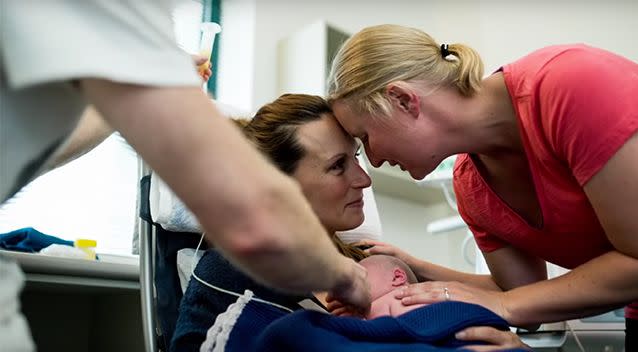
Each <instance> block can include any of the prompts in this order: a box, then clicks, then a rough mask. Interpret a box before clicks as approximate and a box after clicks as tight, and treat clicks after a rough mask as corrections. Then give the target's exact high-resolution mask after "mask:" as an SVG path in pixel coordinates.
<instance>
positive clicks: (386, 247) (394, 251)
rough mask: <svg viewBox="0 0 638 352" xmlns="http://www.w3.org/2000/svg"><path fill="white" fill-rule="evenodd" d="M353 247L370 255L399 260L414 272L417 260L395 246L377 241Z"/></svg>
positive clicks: (363, 242) (357, 244)
mask: <svg viewBox="0 0 638 352" xmlns="http://www.w3.org/2000/svg"><path fill="white" fill-rule="evenodd" d="M353 245H354V246H355V247H359V248H362V249H364V251H365V252H366V253H368V254H385V255H391V256H393V257H396V258H399V259H401V260H403V261H404V262H405V263H406V264H408V266H409V267H410V268H412V269H413V270H414V268H413V263H415V262H416V258H414V257H413V256H412V255H410V254H409V253H408V252H405V251H403V250H402V249H399V248H398V247H396V246H394V245H391V244H389V243H386V242H381V241H377V240H361V241H359V242H357V243H354V244H353Z"/></svg>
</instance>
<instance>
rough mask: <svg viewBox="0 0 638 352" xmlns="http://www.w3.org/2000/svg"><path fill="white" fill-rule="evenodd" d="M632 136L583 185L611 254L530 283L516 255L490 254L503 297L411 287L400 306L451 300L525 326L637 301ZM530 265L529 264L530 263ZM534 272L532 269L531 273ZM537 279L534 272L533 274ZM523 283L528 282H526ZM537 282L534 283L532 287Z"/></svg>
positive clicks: (459, 287) (637, 192)
mask: <svg viewBox="0 0 638 352" xmlns="http://www.w3.org/2000/svg"><path fill="white" fill-rule="evenodd" d="M636 155H638V135H634V136H633V137H632V138H631V139H630V140H629V141H628V142H626V143H625V145H624V146H623V147H622V148H621V149H620V150H619V151H618V152H617V153H616V154H615V155H614V156H613V157H612V158H611V159H610V160H609V162H607V164H606V165H605V166H604V167H603V169H602V170H601V171H600V172H598V173H597V174H596V175H594V177H592V179H591V180H590V181H589V182H588V183H587V184H586V185H585V193H586V194H587V196H588V197H589V199H590V201H591V203H592V205H593V207H594V210H595V211H596V214H597V216H598V218H599V220H600V222H601V224H602V225H603V228H604V229H605V233H606V234H607V237H608V238H609V241H610V242H611V243H612V244H613V245H614V247H615V250H613V251H610V252H607V253H605V254H603V255H601V256H599V257H596V258H593V259H591V260H590V261H588V262H586V263H584V264H582V265H580V266H578V267H576V268H574V269H573V270H572V271H570V272H569V273H567V274H565V275H562V276H560V277H557V278H554V279H551V280H542V281H538V280H534V276H535V275H534V270H533V266H529V265H528V266H527V270H525V266H520V265H515V266H513V265H512V263H519V264H520V263H524V262H525V260H522V261H521V259H523V257H521V256H520V254H515V253H514V252H511V251H509V252H508V251H504V250H506V249H507V248H502V249H499V250H496V251H494V252H492V253H490V254H489V255H487V256H486V260H487V261H488V265H489V266H490V270H491V271H492V275H493V276H492V278H493V280H494V282H495V283H497V284H498V286H499V287H502V288H503V289H504V290H507V291H506V292H498V291H488V290H481V289H477V288H476V287H475V286H468V285H464V284H462V283H459V282H425V283H420V284H416V285H412V286H411V287H410V288H408V289H407V290H406V292H404V293H403V294H402V295H401V297H402V298H403V303H404V304H415V303H432V302H436V301H441V300H444V299H445V298H444V297H443V294H442V292H443V291H444V288H447V289H448V291H449V293H450V295H451V299H453V300H460V301H464V302H470V303H476V304H480V305H483V306H485V307H487V308H489V309H491V310H492V311H494V312H496V313H497V314H499V315H500V316H502V317H503V318H505V319H506V320H507V321H508V322H509V323H510V324H512V325H516V326H525V325H532V324H538V323H545V322H552V321H560V320H567V319H574V318H579V317H584V316H590V315H595V314H599V313H603V312H605V311H609V310H611V309H614V308H619V307H622V306H623V305H626V304H627V303H629V302H631V301H633V300H636V298H637V297H638V275H637V273H638V241H636V235H637V234H638V217H636V214H638V183H636V181H635V180H636V179H638V162H637V159H636ZM531 263H533V262H530V264H531ZM538 270H540V267H538V269H537V271H538ZM539 274H540V271H539ZM526 281H528V282H526ZM536 281H538V282H536Z"/></svg>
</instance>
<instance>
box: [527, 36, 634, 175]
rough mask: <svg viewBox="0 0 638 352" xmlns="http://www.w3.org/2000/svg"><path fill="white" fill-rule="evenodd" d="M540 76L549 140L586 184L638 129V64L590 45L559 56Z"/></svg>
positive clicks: (540, 99) (541, 105)
mask: <svg viewBox="0 0 638 352" xmlns="http://www.w3.org/2000/svg"><path fill="white" fill-rule="evenodd" d="M539 77H540V79H539V81H538V86H537V93H538V95H537V99H536V101H537V108H538V109H539V111H540V113H541V116H542V123H543V129H544V131H545V134H546V137H547V139H548V142H549V143H550V145H551V146H552V148H553V150H554V152H555V153H556V155H557V156H558V158H560V159H561V160H564V161H565V163H566V165H567V166H568V167H569V169H570V170H571V171H572V173H573V175H574V177H575V178H576V180H577V181H578V183H579V184H580V185H581V186H584V185H585V184H586V183H587V182H588V181H589V180H590V179H591V177H592V176H594V175H595V174H596V173H597V172H598V171H600V169H602V167H603V166H604V165H605V164H606V163H607V161H608V160H609V159H610V158H611V157H612V156H613V155H614V154H615V153H616V151H617V150H618V149H620V147H622V145H623V144H624V143H625V142H626V141H627V140H628V139H629V138H630V137H631V136H632V135H633V134H634V133H636V131H637V130H638V103H637V102H638V64H636V63H634V62H631V61H629V60H627V59H625V58H623V57H620V56H617V55H615V54H612V53H610V52H607V51H604V50H599V49H594V48H587V47H585V48H580V49H573V50H569V51H566V52H564V53H562V54H561V55H559V56H557V57H556V58H555V59H554V60H553V61H551V62H549V63H548V64H547V65H546V66H545V67H544V68H543V70H542V71H541V72H540V73H539Z"/></svg>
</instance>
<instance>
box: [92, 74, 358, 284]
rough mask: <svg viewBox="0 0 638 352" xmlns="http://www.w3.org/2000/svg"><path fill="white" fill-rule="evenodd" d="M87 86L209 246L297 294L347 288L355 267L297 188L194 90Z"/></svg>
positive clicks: (95, 83) (96, 83)
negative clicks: (184, 207)
mask: <svg viewBox="0 0 638 352" xmlns="http://www.w3.org/2000/svg"><path fill="white" fill-rule="evenodd" d="M83 86H84V89H85V90H86V92H87V93H88V96H89V97H90V98H92V99H93V100H94V101H95V104H96V107H97V108H98V109H99V110H100V112H101V113H102V114H103V116H104V117H105V118H107V120H108V122H109V124H111V125H112V126H113V127H114V128H116V129H117V130H119V131H120V132H121V133H122V135H123V136H124V137H125V138H126V139H127V140H128V141H129V143H130V144H131V145H132V146H133V147H134V148H135V149H136V150H137V151H138V152H139V153H140V154H141V155H142V156H143V157H144V159H145V160H146V162H148V164H149V165H150V166H151V167H152V168H153V169H154V170H155V171H156V172H157V173H158V174H159V175H160V176H161V177H162V179H164V180H165V181H166V182H167V183H168V184H169V185H170V186H171V188H172V189H173V190H174V191H175V193H176V194H177V195H178V196H179V197H180V198H181V199H182V200H184V202H185V203H186V204H187V205H188V207H189V208H190V209H191V210H192V211H193V213H194V214H195V215H196V216H197V217H198V219H199V220H200V223H201V224H202V226H203V227H204V228H205V229H206V230H207V236H208V238H209V240H211V241H212V242H214V243H215V244H216V245H217V246H218V247H219V248H221V249H222V251H223V252H224V253H225V254H226V255H227V256H228V257H229V258H230V259H231V260H232V261H233V262H235V263H236V264H238V265H239V266H240V267H241V268H243V269H244V270H245V271H247V272H248V273H250V274H252V276H253V277H255V278H256V279H258V280H260V281H262V282H264V283H266V284H268V285H271V286H274V287H277V288H280V289H285V290H288V291H295V292H310V291H311V290H329V289H333V288H334V287H335V286H337V285H339V284H343V283H344V282H346V281H347V278H348V275H349V274H350V273H349V272H348V271H349V270H352V269H351V265H349V264H348V263H347V262H346V260H345V258H343V257H341V256H339V254H338V253H337V251H336V249H335V248H334V247H333V246H332V244H331V243H330V241H329V238H328V236H327V234H326V233H325V231H324V230H323V228H322V227H321V226H320V224H319V221H318V220H317V219H316V217H315V216H314V214H313V213H312V211H311V210H310V207H309V206H308V205H307V203H306V201H305V199H304V198H303V196H302V194H301V191H300V190H299V188H298V187H297V186H296V184H294V183H293V181H292V180H290V179H289V178H288V177H286V176H284V175H283V174H281V173H280V172H279V171H277V170H276V169H275V168H274V167H273V166H272V165H270V163H268V162H267V161H266V160H265V159H264V158H263V157H262V156H261V155H259V153H257V152H256V151H255V150H254V149H253V148H252V147H251V146H250V145H249V144H248V143H247V142H246V141H245V140H244V138H243V137H242V135H241V134H240V132H239V131H237V129H236V128H235V127H233V126H232V125H231V124H230V123H229V122H228V121H226V120H225V119H223V118H221V117H220V116H219V113H218V112H217V111H216V110H215V108H214V106H213V105H212V103H211V102H210V100H209V99H208V98H206V96H205V95H204V94H202V93H201V91H199V90H198V89H197V88H164V89H160V88H148V87H136V86H125V85H119V84H114V83H108V82H102V81H88V82H85V83H84V84H83ZM185 119H188V120H187V121H185ZM319 268H320V270H318V269H319Z"/></svg>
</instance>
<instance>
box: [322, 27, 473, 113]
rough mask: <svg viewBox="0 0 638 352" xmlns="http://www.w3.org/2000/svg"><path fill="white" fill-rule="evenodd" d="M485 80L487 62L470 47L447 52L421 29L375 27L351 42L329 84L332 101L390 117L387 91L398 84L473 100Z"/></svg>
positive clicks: (341, 52) (338, 59) (450, 48)
mask: <svg viewBox="0 0 638 352" xmlns="http://www.w3.org/2000/svg"><path fill="white" fill-rule="evenodd" d="M443 48H445V49H443ZM482 76H483V62H482V61H481V58H480V56H479V55H478V53H477V52H476V51H475V50H474V49H472V48H470V47H469V46H467V45H463V44H449V45H446V46H442V45H441V44H439V43H437V42H436V41H435V40H434V39H433V38H432V37H431V36H429V35H428V34H427V33H425V32H423V31H421V30H419V29H415V28H410V27H404V26H398V25H380V26H372V27H368V28H364V29H363V30H361V31H359V32H358V33H356V34H355V35H354V36H352V37H351V38H349V39H348V40H347V41H346V42H345V43H344V44H343V46H342V47H341V48H340V49H339V51H338V52H337V55H336V56H335V59H334V61H333V62H332V69H331V71H330V77H329V78H328V101H329V102H331V103H332V102H334V101H336V100H339V99H347V100H348V102H351V103H353V104H354V105H353V106H354V107H356V109H357V110H358V111H360V112H365V113H371V114H382V115H385V116H387V115H389V111H390V105H389V104H390V103H389V101H388V100H387V98H386V96H385V89H386V87H387V85H388V84H390V83H392V82H396V81H411V80H424V81H426V82H428V83H429V84H431V85H432V86H433V87H440V86H444V85H451V86H454V87H456V88H457V89H458V91H459V92H460V93H461V94H462V95H464V96H471V95H473V94H475V93H476V92H478V91H479V89H480V86H481V79H482Z"/></svg>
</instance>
